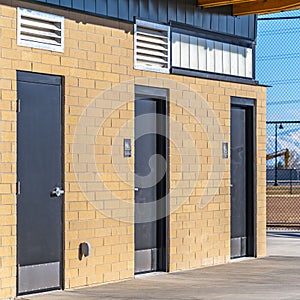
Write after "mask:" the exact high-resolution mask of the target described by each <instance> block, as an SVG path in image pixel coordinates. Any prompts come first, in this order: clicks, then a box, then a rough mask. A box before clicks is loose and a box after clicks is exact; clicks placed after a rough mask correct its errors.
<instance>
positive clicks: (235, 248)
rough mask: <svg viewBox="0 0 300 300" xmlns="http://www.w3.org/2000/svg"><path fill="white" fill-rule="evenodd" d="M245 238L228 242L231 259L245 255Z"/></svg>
mask: <svg viewBox="0 0 300 300" xmlns="http://www.w3.org/2000/svg"><path fill="white" fill-rule="evenodd" d="M246 247H247V238H246V237H240V238H232V239H231V240H230V248H231V250H230V252H231V258H238V257H243V256H246V255H247V248H246Z"/></svg>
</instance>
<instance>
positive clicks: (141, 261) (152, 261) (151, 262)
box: [134, 248, 157, 273]
mask: <svg viewBox="0 0 300 300" xmlns="http://www.w3.org/2000/svg"><path fill="white" fill-rule="evenodd" d="M134 255H135V267H134V272H135V273H144V272H151V271H156V269H157V249H156V248H153V249H147V250H138V251H135V253H134Z"/></svg>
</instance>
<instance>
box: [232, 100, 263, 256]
mask: <svg viewBox="0 0 300 300" xmlns="http://www.w3.org/2000/svg"><path fill="white" fill-rule="evenodd" d="M232 107H239V108H243V109H245V111H246V151H247V152H246V164H247V167H246V182H247V184H246V186H247V190H246V195H247V197H246V207H247V211H246V216H247V220H246V222H247V239H248V243H247V248H246V257H247V256H248V257H249V256H250V257H256V256H257V232H256V228H257V196H256V191H257V166H256V156H257V154H256V150H257V147H256V137H257V126H256V99H253V98H242V97H231V105H230V110H231V108H232ZM230 134H231V132H230ZM230 197H231V196H230ZM230 199H231V198H230ZM249 213H250V215H251V217H250V218H249V217H248V214H249ZM230 232H231V231H230ZM230 251H231V250H230Z"/></svg>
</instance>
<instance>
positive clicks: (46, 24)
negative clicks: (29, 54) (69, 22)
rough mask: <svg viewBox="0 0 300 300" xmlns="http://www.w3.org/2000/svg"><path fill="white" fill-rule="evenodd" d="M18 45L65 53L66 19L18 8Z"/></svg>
mask: <svg viewBox="0 0 300 300" xmlns="http://www.w3.org/2000/svg"><path fill="white" fill-rule="evenodd" d="M18 45H20V46H27V47H33V48H39V49H45V50H51V51H57V52H63V51H64V18H63V17H60V16H56V15H51V14H46V13H42V12H38V11H33V10H28V9H24V8H18Z"/></svg>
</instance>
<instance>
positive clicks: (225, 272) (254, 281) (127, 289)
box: [22, 232, 300, 300]
mask: <svg viewBox="0 0 300 300" xmlns="http://www.w3.org/2000/svg"><path fill="white" fill-rule="evenodd" d="M276 238H278V241H279V242H278V243H277V242H276ZM299 241H300V232H298V233H294V234H292V237H291V238H289V237H288V236H287V235H286V236H283V235H282V233H281V234H280V233H278V232H272V233H269V234H268V245H269V249H268V251H269V253H275V254H276V255H277V256H271V257H267V258H264V259H248V260H240V261H237V262H233V263H230V264H227V265H222V266H215V267H207V268H202V269H197V270H192V271H184V272H176V273H171V274H167V273H160V274H149V275H143V276H138V277H137V278H136V279H134V280H128V281H124V282H119V283H111V284H105V285H101V286H97V287H92V288H91V287H89V288H83V289H77V290H71V291H59V292H52V293H46V294H43V295H42V294H40V295H35V296H30V297H29V296H25V297H22V300H25V299H26V300H27V299H30V300H57V299H59V300H71V299H75V300H76V299H85V300H95V299H105V300H106V299H107V300H129V299H137V300H140V299H141V300H142V299H143V300H144V299H151V300H156V299H157V300H158V299H159V300H162V299H166V300H167V299H180V300H189V299H190V300H192V299H199V300H202V299H224V300H227V299H228V300H229V299H230V300H235V299H236V300H237V299H238V300H244V299H245V300H247V299H256V300H257V299H263V300H269V299H270V300H271V299H272V300H274V299H276V300H277V299H294V300H296V299H297V300H299V299H300V257H298V256H300V254H299V253H298V249H299V248H298V246H299V245H300V244H299V243H300V242H299ZM280 243H281V246H280V245H279V244H280ZM295 245H296V246H295ZM273 246H274V247H273ZM272 247H273V248H272ZM288 254H289V255H288ZM291 254H292V255H293V256H291ZM282 255H285V256H282Z"/></svg>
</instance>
